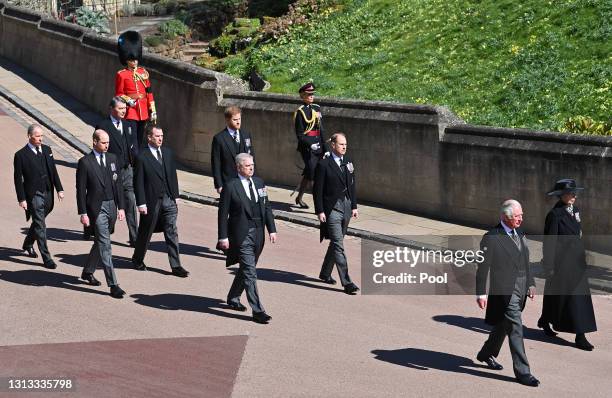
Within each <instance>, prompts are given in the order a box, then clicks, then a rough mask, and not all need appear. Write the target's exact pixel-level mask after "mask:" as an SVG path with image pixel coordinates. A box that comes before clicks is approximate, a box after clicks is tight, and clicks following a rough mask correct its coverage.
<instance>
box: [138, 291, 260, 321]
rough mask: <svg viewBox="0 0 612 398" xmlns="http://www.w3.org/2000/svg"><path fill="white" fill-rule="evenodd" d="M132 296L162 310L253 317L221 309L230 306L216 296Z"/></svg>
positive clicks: (142, 302) (144, 303) (173, 294)
mask: <svg viewBox="0 0 612 398" xmlns="http://www.w3.org/2000/svg"><path fill="white" fill-rule="evenodd" d="M130 297H132V298H134V299H135V302H136V303H138V304H140V305H145V306H147V307H152V308H158V309H161V310H173V311H177V310H183V311H193V312H203V313H205V314H211V315H216V316H222V317H226V318H234V319H240V320H243V321H250V320H252V319H251V317H250V316H247V315H241V314H235V313H228V312H225V311H221V310H222V309H229V307H228V305H227V304H225V302H224V301H222V300H219V299H216V298H210V297H202V296H192V295H189V294H175V293H165V294H156V295H148V294H132V295H131V296H130Z"/></svg>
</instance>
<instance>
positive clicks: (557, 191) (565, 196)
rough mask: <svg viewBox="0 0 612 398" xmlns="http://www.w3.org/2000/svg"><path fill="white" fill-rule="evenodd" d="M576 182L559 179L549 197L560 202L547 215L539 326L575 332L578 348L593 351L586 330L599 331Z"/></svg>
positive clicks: (545, 328)
mask: <svg viewBox="0 0 612 398" xmlns="http://www.w3.org/2000/svg"><path fill="white" fill-rule="evenodd" d="M583 189H584V188H579V187H577V186H576V181H574V180H572V179H563V180H559V181H557V183H556V184H555V187H554V189H553V190H552V191H550V192H548V195H550V196H553V195H554V196H557V197H558V198H559V201H558V202H557V203H556V204H555V206H554V207H553V208H552V209H551V210H550V211H549V212H548V214H547V215H546V223H545V226H544V235H545V236H544V246H543V252H544V253H543V258H542V265H543V267H544V271H545V272H546V286H545V288H544V305H543V307H542V316H541V317H540V319H539V320H538V327H540V328H542V329H544V332H545V333H546V334H547V335H548V336H555V335H556V333H555V332H554V331H553V330H552V329H551V327H550V324H552V327H553V328H554V329H555V330H557V331H559V332H566V333H575V334H576V347H577V348H580V349H582V350H587V351H591V350H593V348H594V347H593V345H591V343H589V342H588V340H587V339H586V337H585V335H584V334H585V333H588V332H594V331H596V330H597V325H596V324H595V313H594V311H593V302H592V301H591V293H590V290H589V284H588V280H587V275H586V267H587V264H586V255H585V249H584V243H583V241H582V230H581V227H580V211H579V210H578V208H577V207H576V206H575V202H576V193H577V192H578V191H581V190H583Z"/></svg>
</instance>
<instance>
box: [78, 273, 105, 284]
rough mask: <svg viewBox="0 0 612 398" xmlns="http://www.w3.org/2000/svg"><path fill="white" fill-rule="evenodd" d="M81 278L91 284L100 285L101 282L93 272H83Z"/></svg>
mask: <svg viewBox="0 0 612 398" xmlns="http://www.w3.org/2000/svg"><path fill="white" fill-rule="evenodd" d="M81 279H83V280H84V281H86V282H88V283H89V284H90V285H91V286H100V285H101V283H100V281H99V280H97V279H96V277H95V276H93V274H81Z"/></svg>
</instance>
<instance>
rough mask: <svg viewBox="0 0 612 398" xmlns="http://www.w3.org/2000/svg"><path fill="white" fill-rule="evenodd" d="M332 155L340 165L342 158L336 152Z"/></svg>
mask: <svg viewBox="0 0 612 398" xmlns="http://www.w3.org/2000/svg"><path fill="white" fill-rule="evenodd" d="M331 154H332V157H333V158H334V161H335V162H336V164H337V165H338V166H340V164H341V163H342V158H341V157H340V156H338V155H336V154H335V153H334V152H332V153H331Z"/></svg>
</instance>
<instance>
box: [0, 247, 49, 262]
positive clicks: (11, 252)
mask: <svg viewBox="0 0 612 398" xmlns="http://www.w3.org/2000/svg"><path fill="white" fill-rule="evenodd" d="M19 257H26V256H25V254H24V252H23V250H19V249H15V248H13V247H0V261H8V262H10V263H17V264H24V265H40V266H42V265H43V264H42V262H36V261H29V260H22V259H21V258H19ZM26 258H27V257H26Z"/></svg>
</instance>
